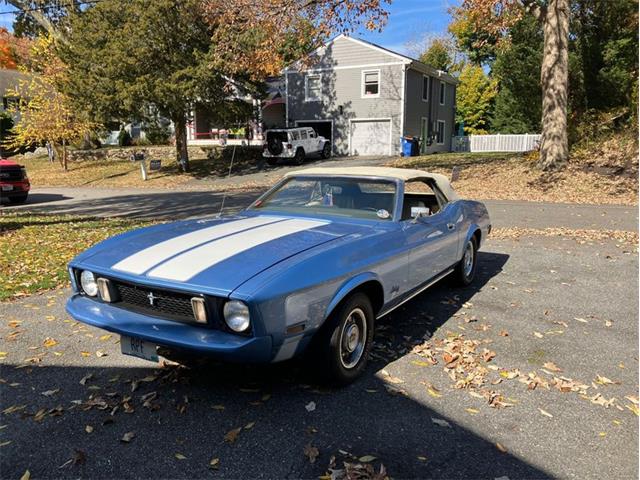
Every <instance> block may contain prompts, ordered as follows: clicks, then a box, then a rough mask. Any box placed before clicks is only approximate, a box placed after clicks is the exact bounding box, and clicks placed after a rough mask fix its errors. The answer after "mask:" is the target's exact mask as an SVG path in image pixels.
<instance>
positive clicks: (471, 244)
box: [453, 237, 478, 287]
mask: <svg viewBox="0 0 640 480" xmlns="http://www.w3.org/2000/svg"><path fill="white" fill-rule="evenodd" d="M477 262H478V242H477V241H476V237H471V238H470V239H469V240H468V241H467V243H466V245H465V246H464V253H463V254H462V260H460V262H459V263H458V265H456V269H455V271H454V273H453V280H454V282H455V283H456V284H457V285H459V286H461V287H466V286H467V285H470V284H471V283H472V282H473V278H474V277H475V275H476V265H477Z"/></svg>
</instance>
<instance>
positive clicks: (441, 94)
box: [440, 82, 445, 105]
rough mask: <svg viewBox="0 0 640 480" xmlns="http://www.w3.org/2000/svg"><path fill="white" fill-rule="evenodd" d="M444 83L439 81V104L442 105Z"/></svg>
mask: <svg viewBox="0 0 640 480" xmlns="http://www.w3.org/2000/svg"><path fill="white" fill-rule="evenodd" d="M444 93H445V84H444V82H440V105H444Z"/></svg>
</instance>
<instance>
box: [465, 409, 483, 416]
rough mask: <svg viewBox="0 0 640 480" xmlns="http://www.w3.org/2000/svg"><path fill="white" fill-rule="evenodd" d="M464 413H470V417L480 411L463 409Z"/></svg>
mask: <svg viewBox="0 0 640 480" xmlns="http://www.w3.org/2000/svg"><path fill="white" fill-rule="evenodd" d="M465 411H466V412H467V413H470V414H471V415H475V414H476V413H479V412H480V410H476V409H475V408H465Z"/></svg>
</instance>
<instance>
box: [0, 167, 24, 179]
mask: <svg viewBox="0 0 640 480" xmlns="http://www.w3.org/2000/svg"><path fill="white" fill-rule="evenodd" d="M23 178H24V175H23V172H22V169H21V168H20V167H2V169H0V180H6V181H16V180H22V179H23Z"/></svg>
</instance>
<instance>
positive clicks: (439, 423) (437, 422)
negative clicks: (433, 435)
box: [431, 417, 451, 428]
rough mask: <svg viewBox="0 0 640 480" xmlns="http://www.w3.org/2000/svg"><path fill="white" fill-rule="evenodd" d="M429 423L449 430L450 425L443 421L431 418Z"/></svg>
mask: <svg viewBox="0 0 640 480" xmlns="http://www.w3.org/2000/svg"><path fill="white" fill-rule="evenodd" d="M431 421H432V422H433V423H435V424H436V425H439V426H441V427H448V428H451V424H450V423H449V422H447V421H446V420H443V419H441V418H433V417H431Z"/></svg>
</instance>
